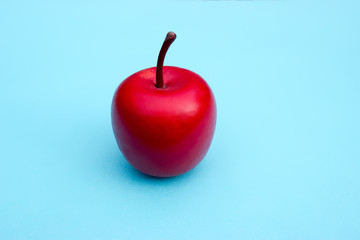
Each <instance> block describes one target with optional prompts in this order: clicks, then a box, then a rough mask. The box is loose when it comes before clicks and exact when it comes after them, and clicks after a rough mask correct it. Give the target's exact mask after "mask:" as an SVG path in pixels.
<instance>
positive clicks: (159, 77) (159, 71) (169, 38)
mask: <svg viewBox="0 0 360 240" xmlns="http://www.w3.org/2000/svg"><path fill="white" fill-rule="evenodd" d="M175 38H176V34H175V33H174V32H168V34H167V35H166V38H165V40H164V43H163V45H162V47H161V50H160V53H159V57H158V61H157V66H156V84H155V86H156V87H157V88H163V87H164V79H163V66H164V59H165V55H166V52H167V50H168V49H169V47H170V45H171V44H172V43H173V42H174V41H175Z"/></svg>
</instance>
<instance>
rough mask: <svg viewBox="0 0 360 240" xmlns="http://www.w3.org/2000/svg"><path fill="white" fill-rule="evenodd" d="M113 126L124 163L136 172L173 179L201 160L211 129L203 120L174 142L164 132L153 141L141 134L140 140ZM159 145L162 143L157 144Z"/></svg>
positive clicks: (210, 135)
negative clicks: (127, 163)
mask: <svg viewBox="0 0 360 240" xmlns="http://www.w3.org/2000/svg"><path fill="white" fill-rule="evenodd" d="M214 114H215V113H214ZM210 119H215V118H214V117H212V118H210ZM115 122H116V123H119V122H121V121H115ZM116 123H115V124H114V126H113V127H114V133H115V136H116V140H117V144H118V146H119V149H120V151H121V152H122V154H123V155H124V157H125V158H126V160H127V161H128V162H129V163H130V164H131V165H132V166H133V167H134V168H136V169H137V170H139V171H140V172H142V173H144V174H147V175H150V176H154V177H174V176H178V175H181V174H183V173H186V172H188V171H190V170H191V169H193V168H194V167H196V165H198V164H199V162H200V161H201V160H202V159H203V158H204V157H205V155H206V153H207V151H208V149H209V147H210V144H211V141H212V138H213V134H214V130H215V129H214V128H215V122H214V121H204V122H203V123H200V124H199V125H198V126H197V127H196V128H195V129H193V130H192V131H191V133H188V134H187V135H186V136H182V137H181V139H176V141H177V142H174V134H171V135H169V134H168V131H167V132H166V131H165V132H163V133H161V132H160V133H159V134H157V135H156V137H155V136H153V137H152V138H155V139H156V141H151V140H149V137H150V136H148V137H147V136H146V133H144V132H143V135H142V136H143V137H142V138H141V137H140V138H139V136H134V135H133V134H132V133H131V132H132V131H131V130H130V131H129V128H125V127H124V125H122V124H116ZM168 126H169V125H168ZM177 131H181V129H177ZM175 135H176V132H175ZM167 136H168V138H169V139H166V138H167ZM169 136H170V137H169ZM161 138H162V139H161ZM153 140H154V139H153ZM161 142H163V143H164V144H159V143H161Z"/></svg>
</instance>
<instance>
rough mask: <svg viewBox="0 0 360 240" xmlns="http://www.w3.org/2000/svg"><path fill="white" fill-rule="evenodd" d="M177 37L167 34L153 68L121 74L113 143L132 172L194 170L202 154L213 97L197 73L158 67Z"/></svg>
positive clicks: (209, 130)
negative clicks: (123, 76)
mask: <svg viewBox="0 0 360 240" xmlns="http://www.w3.org/2000/svg"><path fill="white" fill-rule="evenodd" d="M175 38H176V35H175V33H173V32H169V33H168V34H167V36H166V38H165V41H164V44H163V46H162V48H161V50H160V53H159V58H158V63H157V67H153V68H148V69H144V70H141V71H139V72H136V73H134V74H133V75H131V76H129V77H128V78H126V79H125V80H124V81H123V82H122V83H121V84H120V85H119V87H118V88H117V90H116V92H115V95H114V98H113V101H112V109H111V117H112V126H113V130H114V134H115V138H116V141H117V144H118V146H119V148H120V150H121V152H122V153H123V155H124V157H125V158H126V160H127V161H128V162H129V163H130V164H131V165H132V166H133V167H135V168H136V169H137V170H139V171H141V172H143V173H145V174H148V175H151V176H156V177H172V176H177V175H180V174H183V173H185V172H187V171H189V170H191V169H193V168H194V167H195V166H196V165H197V164H198V163H199V162H200V161H201V160H202V159H203V158H204V156H205V154H206V153H207V151H208V149H209V147H210V144H211V141H212V138H213V135H214V131H215V124H216V104H215V98H214V95H213V93H212V91H211V89H210V87H209V86H208V84H207V83H206V82H205V81H204V79H203V78H201V77H200V76H199V75H197V74H196V73H194V72H192V71H189V70H186V69H183V68H178V67H170V66H165V67H163V62H164V58H165V54H166V52H167V50H168V48H169V46H170V45H171V44H172V42H173V41H174V40H175Z"/></svg>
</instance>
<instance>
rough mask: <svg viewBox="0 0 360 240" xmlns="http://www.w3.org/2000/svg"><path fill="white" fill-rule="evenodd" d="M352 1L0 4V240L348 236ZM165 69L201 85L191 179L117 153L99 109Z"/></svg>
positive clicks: (354, 193) (356, 120) (354, 123)
mask: <svg viewBox="0 0 360 240" xmlns="http://www.w3.org/2000/svg"><path fill="white" fill-rule="evenodd" d="M359 12H360V4H359V1H337V2H335V1H326V2H325V1H323V2H321V1H317V2H316V3H315V1H305V2H304V1H238V2H236V1H231V2H229V1H226V2H217V1H204V2H200V1H199V2H191V1H177V2H151V3H150V2H148V3H141V2H133V3H129V2H128V3H125V2H123V3H116V1H113V2H109V1H98V2H95V1H91V2H88V1H78V2H73V1H67V2H63V1H61V2H60V1H59V2H58V3H49V2H45V1H44V2H31V3H30V2H19V1H2V2H1V3H0V29H1V31H0V83H1V85H0V239H4V240H5V239H6V240H12V239H55V240H56V239H87V240H89V239H270V240H271V239H284V240H285V239H286V240H287V239H306V240H309V239H317V240H318V239H339V240H340V239H341V240H345V239H360V191H359V189H360V174H359V171H360V125H359V124H360V111H359V105H360V94H359V92H360V81H359V80H360V73H359V69H360V61H359V57H360V44H359V43H360V33H359V25H360V17H359ZM169 30H173V31H175V32H176V33H177V35H178V38H177V40H176V41H175V43H174V44H173V46H172V47H171V48H170V50H169V52H168V56H167V58H166V60H165V61H166V65H175V66H179V67H184V68H188V69H190V70H193V71H195V72H197V73H199V74H200V75H202V76H203V77H204V78H205V79H206V80H207V82H208V83H209V84H210V86H211V87H212V89H213V91H214V94H215V97H216V100H217V105H218V124H217V129H216V134H215V137H214V141H213V144H212V146H211V149H210V151H209V152H208V154H207V156H206V157H205V159H204V160H203V161H202V163H201V164H200V165H199V166H198V167H197V168H195V169H194V170H193V171H191V172H189V173H187V174H185V175H182V176H180V177H176V178H171V179H154V178H150V177H146V176H144V175H142V174H140V173H138V172H137V171H135V170H134V169H133V168H132V167H131V166H130V165H129V164H128V163H126V161H125V160H124V158H123V157H122V155H121V153H120V152H119V150H118V148H117V145H116V143H115V139H114V136H113V133H112V129H111V122H110V104H111V99H112V95H113V93H114V91H115V88H116V87H117V86H118V84H119V83H120V82H121V81H122V80H123V79H125V78H126V77H127V76H128V75H130V74H132V73H134V72H136V71H138V70H141V69H143V68H147V67H151V66H154V65H155V63H156V59H157V54H158V52H159V49H160V47H161V44H162V41H163V39H164V37H165V35H166V33H167V31H169Z"/></svg>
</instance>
